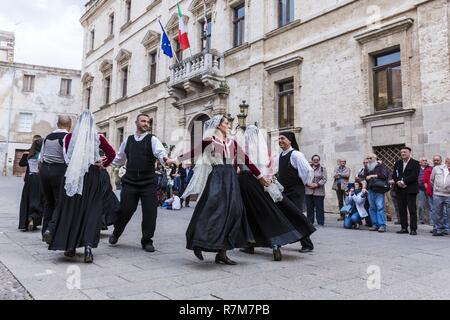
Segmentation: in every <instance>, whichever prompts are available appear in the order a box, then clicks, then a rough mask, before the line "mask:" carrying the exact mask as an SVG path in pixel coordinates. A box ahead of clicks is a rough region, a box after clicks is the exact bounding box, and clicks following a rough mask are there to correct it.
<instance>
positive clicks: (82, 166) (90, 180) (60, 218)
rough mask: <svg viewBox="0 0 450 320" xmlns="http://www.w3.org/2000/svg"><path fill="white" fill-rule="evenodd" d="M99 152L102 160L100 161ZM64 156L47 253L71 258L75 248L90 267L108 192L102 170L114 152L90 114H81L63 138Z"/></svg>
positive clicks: (109, 162)
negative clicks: (82, 251)
mask: <svg viewBox="0 0 450 320" xmlns="http://www.w3.org/2000/svg"><path fill="white" fill-rule="evenodd" d="M100 150H102V151H103V152H104V153H105V157H103V158H102V157H100ZM64 152H65V158H66V162H68V167H67V171H66V174H65V181H64V183H63V188H61V191H60V192H61V196H60V201H59V204H58V206H57V208H56V212H55V215H56V219H55V220H56V223H55V225H56V228H55V233H54V236H53V239H52V242H51V243H50V246H49V250H63V251H65V253H64V255H65V256H68V257H74V256H75V251H76V248H80V247H84V248H85V250H84V262H86V263H92V262H93V260H94V257H93V255H92V248H96V247H97V245H98V243H99V239H100V231H101V228H102V214H103V211H104V199H105V198H106V196H107V193H108V192H109V191H110V188H109V186H108V183H110V182H109V179H108V181H107V182H106V181H105V176H104V172H103V170H105V167H107V166H109V165H110V164H111V162H112V161H113V160H114V158H115V156H116V152H115V151H114V149H113V148H112V147H111V145H110V144H109V143H108V141H107V140H106V139H105V138H104V137H103V136H102V135H99V134H98V133H97V131H96V129H95V122H94V117H93V115H92V113H91V112H90V111H84V112H83V113H82V114H81V116H80V118H79V119H78V123H77V125H76V127H75V129H74V132H73V134H70V133H69V134H68V135H67V136H66V137H65V139H64ZM111 210H118V208H116V209H114V208H111Z"/></svg>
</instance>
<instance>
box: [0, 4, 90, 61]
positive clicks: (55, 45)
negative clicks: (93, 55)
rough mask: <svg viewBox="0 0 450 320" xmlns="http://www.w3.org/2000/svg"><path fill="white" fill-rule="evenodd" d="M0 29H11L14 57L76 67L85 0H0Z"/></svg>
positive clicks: (81, 46) (17, 59)
mask: <svg viewBox="0 0 450 320" xmlns="http://www.w3.org/2000/svg"><path fill="white" fill-rule="evenodd" d="M0 1H1V4H2V5H1V10H0V30H5V31H14V32H15V36H16V46H15V52H14V61H15V62H19V63H29V64H38V65H44V66H50V67H60V68H70V69H80V68H81V57H82V51H83V28H82V27H81V24H80V21H79V20H80V18H81V16H82V14H83V13H84V4H85V3H86V2H87V1H86V0H0Z"/></svg>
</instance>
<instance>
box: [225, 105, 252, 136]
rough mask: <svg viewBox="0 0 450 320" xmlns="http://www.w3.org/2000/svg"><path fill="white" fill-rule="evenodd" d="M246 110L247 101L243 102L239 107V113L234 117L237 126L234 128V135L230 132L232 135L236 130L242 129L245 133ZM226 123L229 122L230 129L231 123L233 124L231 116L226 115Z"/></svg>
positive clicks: (247, 106)
mask: <svg viewBox="0 0 450 320" xmlns="http://www.w3.org/2000/svg"><path fill="white" fill-rule="evenodd" d="M248 108H249V105H248V104H247V101H245V100H243V101H242V103H241V104H240V105H239V111H240V113H239V114H238V115H236V117H237V118H238V124H237V126H236V128H235V129H234V133H233V132H231V134H232V135H236V133H237V131H238V129H242V130H243V131H245V129H246V128H247V121H246V120H247V116H248ZM227 118H228V121H229V122H230V125H231V128H233V122H234V119H235V118H234V117H232V116H231V114H228V115H227Z"/></svg>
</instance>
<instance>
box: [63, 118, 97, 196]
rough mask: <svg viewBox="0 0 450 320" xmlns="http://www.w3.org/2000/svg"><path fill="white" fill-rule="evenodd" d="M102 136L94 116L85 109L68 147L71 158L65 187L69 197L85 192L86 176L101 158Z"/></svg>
mask: <svg viewBox="0 0 450 320" xmlns="http://www.w3.org/2000/svg"><path fill="white" fill-rule="evenodd" d="M99 148H100V138H99V135H98V133H97V130H96V128H95V121H94V116H93V115H92V113H91V112H90V111H84V112H83V113H82V114H81V115H80V117H79V119H78V122H77V124H76V126H75V129H74V131H73V133H72V138H71V140H70V144H69V146H68V148H67V159H68V160H69V163H68V167H67V171H66V175H65V177H66V182H65V185H64V188H65V190H66V194H67V195H68V196H69V197H72V196H74V195H75V194H79V195H82V194H83V184H84V176H85V174H86V173H87V172H88V170H89V167H90V166H91V165H93V164H95V162H96V161H98V160H99V159H100V153H99Z"/></svg>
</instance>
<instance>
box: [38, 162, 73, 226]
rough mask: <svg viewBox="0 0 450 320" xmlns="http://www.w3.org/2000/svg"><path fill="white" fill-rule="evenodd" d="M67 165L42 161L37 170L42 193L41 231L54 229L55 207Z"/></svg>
mask: <svg viewBox="0 0 450 320" xmlns="http://www.w3.org/2000/svg"><path fill="white" fill-rule="evenodd" d="M66 169H67V166H66V165H65V164H47V163H43V164H42V168H41V170H40V172H39V175H40V177H41V190H42V193H43V195H44V201H45V206H44V219H43V221H42V233H44V232H45V231H47V230H49V231H50V232H51V233H53V232H54V229H55V221H56V216H54V215H55V208H56V206H57V204H58V199H59V192H60V190H61V184H62V182H63V180H64V174H65V173H66Z"/></svg>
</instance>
